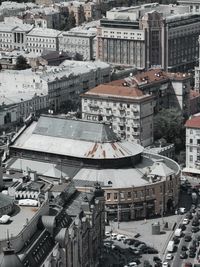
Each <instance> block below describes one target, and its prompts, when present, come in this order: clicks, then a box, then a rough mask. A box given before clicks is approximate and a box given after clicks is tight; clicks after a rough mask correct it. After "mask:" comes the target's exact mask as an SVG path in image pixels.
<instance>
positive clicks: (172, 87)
mask: <svg viewBox="0 0 200 267" xmlns="http://www.w3.org/2000/svg"><path fill="white" fill-rule="evenodd" d="M124 80H125V83H126V84H127V86H130V87H132V86H136V87H137V88H138V89H140V90H141V91H142V92H143V93H144V94H152V95H153V96H154V97H155V112H158V111H159V110H161V109H162V108H177V109H178V110H180V111H182V112H183V114H185V115H188V116H189V115H190V90H191V85H190V83H191V80H192V77H191V75H189V74H186V73H179V72H178V73H170V72H165V71H163V70H161V69H151V70H149V71H144V72H141V73H138V74H136V75H131V76H130V77H128V78H125V79H124Z"/></svg>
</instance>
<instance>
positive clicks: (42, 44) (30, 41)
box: [26, 28, 61, 53]
mask: <svg viewBox="0 0 200 267" xmlns="http://www.w3.org/2000/svg"><path fill="white" fill-rule="evenodd" d="M60 34H61V31H58V30H54V29H42V28H34V29H33V30H32V31H30V32H29V33H28V34H27V36H26V43H27V45H26V49H27V51H29V52H36V53H42V52H43V51H57V50H59V46H58V37H59V35H60Z"/></svg>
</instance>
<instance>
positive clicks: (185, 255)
mask: <svg viewBox="0 0 200 267" xmlns="http://www.w3.org/2000/svg"><path fill="white" fill-rule="evenodd" d="M187 256H188V255H187V253H186V252H185V251H182V252H181V253H180V259H186V258H187Z"/></svg>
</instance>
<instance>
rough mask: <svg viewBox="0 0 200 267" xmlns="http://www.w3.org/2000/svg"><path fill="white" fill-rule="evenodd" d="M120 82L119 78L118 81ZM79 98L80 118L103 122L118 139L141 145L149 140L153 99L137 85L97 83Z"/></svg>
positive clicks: (148, 142)
mask: <svg viewBox="0 0 200 267" xmlns="http://www.w3.org/2000/svg"><path fill="white" fill-rule="evenodd" d="M119 83H120V81H119ZM81 97H82V118H83V119H86V120H94V121H105V122H107V123H109V124H110V125H111V126H112V129H113V131H114V132H115V133H116V134H117V135H118V136H119V137H120V138H121V139H126V140H129V141H131V142H136V143H138V144H141V145H143V146H148V145H150V144H152V143H153V114H154V98H153V96H151V95H144V94H143V93H142V91H140V90H138V89H137V88H133V87H132V88H131V87H126V86H123V83H121V85H113V84H112V82H111V85H109V84H105V85H99V86H97V87H95V88H93V89H91V90H89V91H87V92H86V93H84V94H82V95H81Z"/></svg>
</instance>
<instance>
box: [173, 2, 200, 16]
mask: <svg viewBox="0 0 200 267" xmlns="http://www.w3.org/2000/svg"><path fill="white" fill-rule="evenodd" d="M177 2H178V4H179V5H185V6H189V9H190V12H191V13H199V12H200V1H199V0H178V1H177Z"/></svg>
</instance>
